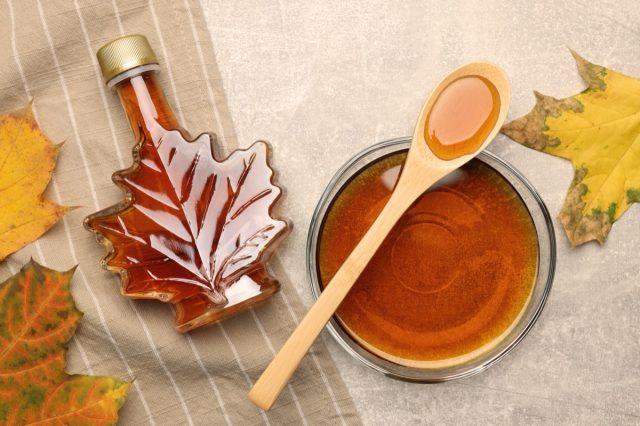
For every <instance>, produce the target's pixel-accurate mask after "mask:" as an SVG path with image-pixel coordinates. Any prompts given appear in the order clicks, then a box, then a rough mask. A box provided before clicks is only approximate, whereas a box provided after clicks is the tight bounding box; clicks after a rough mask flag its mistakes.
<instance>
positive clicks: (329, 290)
mask: <svg viewBox="0 0 640 426" xmlns="http://www.w3.org/2000/svg"><path fill="white" fill-rule="evenodd" d="M464 77H480V78H481V79H484V80H485V81H488V82H489V83H491V84H493V86H495V89H496V90H495V92H497V93H496V94H497V96H496V97H497V98H498V99H499V102H496V104H498V103H499V106H497V107H498V108H499V110H498V111H497V118H495V115H494V119H495V123H494V124H493V127H487V126H485V128H486V129H490V131H489V132H488V133H487V132H486V131H485V132H484V133H483V136H485V135H486V136H485V137H484V138H482V139H480V140H476V141H475V142H474V144H473V145H472V146H471V148H470V149H468V150H467V152H468V153H466V154H464V155H460V156H457V157H455V158H452V159H449V160H444V159H442V158H440V157H438V156H437V155H436V154H434V153H433V152H432V150H431V148H430V145H429V144H427V141H426V138H425V126H426V125H427V124H428V123H427V119H428V117H429V115H430V113H431V111H432V108H433V106H434V104H435V102H436V101H437V100H438V97H439V95H440V94H441V93H442V92H443V90H444V89H445V88H447V87H449V86H450V85H451V84H452V83H453V82H454V81H456V80H459V79H462V78H464ZM456 84H459V82H457V83H456ZM451 87H452V88H453V86H451ZM509 97H510V89H509V83H508V81H507V77H506V75H505V74H504V72H503V71H502V70H501V69H500V68H498V67H497V66H495V65H493V64H490V63H486V62H475V63H470V64H467V65H464V66H462V67H460V68H458V69H457V70H455V71H453V72H452V73H451V74H449V75H448V76H446V77H445V78H444V79H443V80H442V81H441V82H440V84H438V86H437V87H436V89H435V90H434V91H433V93H432V94H431V96H429V99H428V100H427V102H426V103H425V104H424V106H423V108H422V111H421V113H420V116H419V118H418V124H417V125H416V127H415V131H414V133H413V139H412V141H411V147H410V149H409V153H408V155H407V159H406V162H405V164H404V167H403V169H402V174H401V175H400V178H399V180H398V183H397V184H396V187H395V189H394V191H393V193H392V194H391V197H390V198H389V201H388V202H387V204H386V205H385V207H384V209H383V210H382V212H381V213H380V215H379V216H378V218H377V219H376V221H375V222H374V223H373V224H372V225H371V227H370V228H369V230H368V231H367V233H366V234H365V235H364V237H362V239H361V240H360V242H359V243H358V245H356V247H355V248H354V249H353V251H352V252H351V254H350V255H349V257H347V259H346V260H345V262H344V263H343V264H342V266H341V267H340V269H338V271H337V272H336V274H335V275H334V277H333V278H332V279H331V281H330V282H329V284H328V285H327V286H326V288H325V289H324V291H323V292H322V293H321V295H320V297H319V298H318V300H317V301H316V303H315V304H314V305H313V306H312V307H311V309H310V310H309V312H308V313H307V315H306V316H305V317H304V318H303V319H302V321H301V322H300V324H299V325H298V327H297V328H296V329H295V330H294V332H293V333H292V334H291V336H290V337H289V339H288V340H287V341H286V343H285V344H284V346H283V347H282V349H280V352H279V353H278V354H277V355H276V357H275V358H274V359H273V361H271V364H269V366H268V367H267V369H266V370H265V371H264V372H263V373H262V376H261V377H260V378H259V379H258V381H257V382H256V383H255V385H254V386H253V389H251V391H250V392H249V399H250V400H251V401H252V402H253V403H254V404H255V405H257V406H258V407H260V408H262V409H265V410H268V409H269V408H271V405H272V404H273V402H274V401H275V400H276V398H277V397H278V395H279V394H280V392H281V391H282V389H283V388H284V386H285V385H286V383H287V382H288V381H289V378H290V377H291V375H292V374H293V372H294V371H295V370H296V368H297V367H298V364H299V363H300V361H301V360H302V358H303V357H304V355H305V354H306V353H307V351H308V350H309V348H310V347H311V345H312V344H313V342H314V341H315V339H316V338H317V337H318V335H319V334H320V332H321V331H322V328H323V327H324V326H325V324H326V323H327V321H329V319H330V318H331V316H332V315H333V314H334V312H335V310H336V309H337V308H338V306H339V305H340V303H341V302H342V300H343V299H344V298H345V296H346V295H347V293H348V292H349V290H350V289H351V287H352V286H353V284H354V283H355V282H356V280H357V278H358V277H359V276H360V274H361V273H362V271H363V270H364V268H365V267H366V266H367V264H368V263H369V261H370V260H371V258H372V257H373V255H374V254H375V252H376V250H377V249H378V247H380V245H381V244H382V242H383V241H384V239H385V237H386V236H387V234H388V233H389V232H390V231H391V229H392V228H393V226H394V225H395V223H396V222H397V220H398V219H399V218H400V216H402V214H403V213H404V212H405V211H406V210H407V209H408V208H409V207H410V206H411V204H412V203H413V202H414V201H415V200H416V199H417V198H418V197H419V196H420V195H421V194H423V193H424V192H425V191H426V190H427V189H428V188H429V187H430V186H431V185H433V184H434V183H436V182H437V181H438V180H439V179H441V178H442V177H444V176H445V175H447V174H448V173H450V172H452V171H453V170H455V169H457V168H459V167H460V166H462V165H463V164H465V163H466V162H468V161H469V160H471V159H472V158H473V157H475V156H476V155H477V154H478V153H479V152H480V151H482V149H483V148H484V147H485V146H486V145H487V144H488V143H489V142H490V141H491V140H492V139H493V138H494V137H495V135H496V134H497V133H498V131H499V129H500V127H501V126H502V123H503V122H504V119H505V117H506V115H507V110H508V108H509ZM434 114H435V110H434ZM462 119H464V117H462ZM490 125H491V123H488V126H490ZM454 128H455V126H454ZM486 129H485V130H486ZM476 139H479V138H476ZM467 145H468V144H467ZM431 146H434V145H433V144H431ZM445 148H446V147H445ZM441 156H442V155H441ZM445 157H446V156H445ZM448 158H450V156H449V157H448Z"/></svg>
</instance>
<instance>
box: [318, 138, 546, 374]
mask: <svg viewBox="0 0 640 426" xmlns="http://www.w3.org/2000/svg"><path fill="white" fill-rule="evenodd" d="M409 145H410V139H409V138H400V139H393V140H389V141H385V142H381V143H378V144H376V145H373V146H371V147H369V148H367V149H365V150H364V151H362V152H360V153H359V154H357V155H356V156H355V157H353V158H352V159H351V160H349V161H348V162H347V163H346V164H345V165H344V166H342V167H341V168H340V170H338V172H337V173H336V174H335V176H334V177H333V179H331V181H330V182H329V185H328V186H327V188H326V189H325V191H324V193H323V194H322V197H321V198H320V201H319V202H318V205H317V207H316V209H315V212H314V214H313V217H312V219H311V226H310V229H309V237H308V240H307V274H308V278H309V283H310V286H311V292H312V294H313V297H314V299H317V298H318V297H319V296H320V292H321V286H320V277H319V270H318V247H319V241H320V236H321V232H322V227H323V225H324V221H325V217H326V215H327V213H328V211H329V209H330V208H331V205H332V203H333V201H334V199H335V197H336V196H337V195H338V194H339V193H340V192H341V191H342V189H343V188H344V187H345V185H347V184H348V183H349V182H350V181H351V179H352V178H353V177H354V176H356V175H357V174H358V173H359V172H360V171H361V170H363V169H364V168H366V167H367V166H368V165H369V164H371V163H373V162H375V161H377V160H379V159H381V158H384V157H386V156H390V155H393V154H397V153H399V152H402V151H407V150H408V149H409ZM477 159H478V160H479V161H481V162H483V163H484V164H486V165H488V166H489V167H491V168H492V169H494V170H495V171H496V172H498V174H500V175H501V176H502V177H503V178H504V179H506V180H507V181H508V182H509V183H510V184H511V186H512V187H513V189H514V190H515V191H516V192H517V193H518V194H519V196H520V197H521V198H522V201H523V202H524V204H525V206H526V207H527V209H528V211H529V214H530V215H531V218H532V220H533V223H534V226H535V230H536V233H537V241H538V271H537V276H536V278H535V282H534V284H533V288H532V293H531V297H530V298H529V301H528V304H527V305H526V306H525V308H524V311H523V312H522V314H521V315H520V317H519V318H518V319H517V320H516V323H515V324H513V327H511V330H510V332H509V333H508V334H507V335H506V336H504V337H503V339H502V340H501V341H499V342H498V343H497V344H496V345H495V346H493V347H492V348H491V349H489V350H488V351H486V352H483V353H482V354H480V355H479V356H477V357H475V358H472V359H470V360H468V361H465V362H463V363H459V364H456V365H452V366H447V367H440V368H416V367H408V366H405V365H400V364H396V363H394V362H391V361H389V360H387V359H385V358H382V357H381V356H378V355H376V354H374V353H372V352H369V351H368V350H367V349H365V348H364V347H362V346H361V345H360V344H359V343H357V342H356V341H355V340H354V339H353V338H352V337H351V336H350V335H349V334H348V333H347V332H346V331H345V330H344V329H343V327H342V326H341V325H340V324H339V322H338V320H337V319H336V317H335V316H334V317H333V318H332V319H331V320H330V321H329V323H328V324H327V328H328V330H329V332H330V333H331V335H332V336H333V337H334V338H335V339H336V341H337V342H338V343H339V344H340V345H341V346H342V347H343V348H344V349H345V350H346V351H347V352H348V353H350V354H351V355H352V356H353V357H354V358H356V359H357V360H359V361H360V362H362V363H363V364H365V365H366V366H368V367H370V368H372V369H374V370H376V371H378V372H380V373H383V374H385V375H387V376H389V377H393V378H396V379H401V380H408V381H415V382H427V383H435V382H443V381H448V380H454V379H459V378H463V377H468V376H470V375H473V374H476V373H479V372H480V371H482V370H484V369H485V368H487V367H489V366H491V365H493V364H494V363H496V362H497V361H498V360H499V359H501V358H502V357H504V356H505V355H506V354H507V353H509V351H511V350H512V349H513V348H514V347H515V346H516V345H517V344H518V343H519V342H520V341H521V340H522V339H523V338H524V336H526V334H527V333H528V332H529V330H530V329H531V327H532V326H533V324H535V322H536V320H537V319H538V317H539V316H540V313H541V312H542V309H543V308H544V305H545V302H546V300H547V297H548V295H549V292H550V290H551V285H552V283H553V276H554V270H555V264H556V243H555V234H554V229H553V224H552V221H551V217H550V215H549V212H548V210H547V208H546V206H545V204H544V202H543V201H542V199H541V198H540V195H538V193H537V192H536V190H535V189H534V188H533V186H532V185H531V184H530V183H529V182H528V181H527V179H526V178H525V177H524V176H522V174H520V173H519V172H518V171H517V170H516V169H514V168H513V167H512V166H511V165H509V164H508V163H507V162H506V161H504V160H502V159H501V158H500V157H498V156H497V155H495V154H492V153H490V152H488V151H483V152H481V153H480V154H479V155H478V157H477Z"/></svg>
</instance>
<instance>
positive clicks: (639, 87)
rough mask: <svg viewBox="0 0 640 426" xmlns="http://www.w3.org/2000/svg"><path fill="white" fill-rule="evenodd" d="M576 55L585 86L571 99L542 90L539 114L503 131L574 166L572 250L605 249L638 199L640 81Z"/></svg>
mask: <svg viewBox="0 0 640 426" xmlns="http://www.w3.org/2000/svg"><path fill="white" fill-rule="evenodd" d="M572 53H573V56H574V58H575V60H576V63H577V65H578V72H579V74H580V76H581V77H582V79H583V80H584V81H585V83H586V84H587V88H586V89H585V90H584V91H582V92H581V93H579V94H577V95H575V96H571V97H568V98H565V99H555V98H552V97H550V96H544V95H542V94H540V93H537V92H536V98H537V102H536V105H535V106H534V108H533V110H532V111H531V112H529V114H527V115H525V116H523V117H520V118H518V119H516V120H514V121H512V122H511V123H508V124H506V125H505V126H504V127H503V129H502V132H503V133H504V134H506V135H507V136H509V137H510V138H512V139H513V140H515V141H516V142H518V143H521V144H523V145H525V146H528V147H530V148H533V149H536V150H539V151H543V152H546V153H548V154H552V155H555V156H558V157H562V158H565V159H568V160H570V161H571V162H572V164H573V167H574V170H575V175H574V178H573V182H572V183H571V186H570V187H569V192H568V193H567V197H566V199H565V202H564V205H563V207H562V210H561V211H560V215H559V217H560V220H561V222H562V225H563V226H564V229H565V232H566V234H567V236H568V237H569V240H570V241H571V244H572V245H573V246H576V245H579V244H583V243H585V242H587V241H591V240H597V241H598V242H600V244H603V243H604V241H605V239H606V237H607V235H608V234H609V231H610V230H611V225H612V224H613V223H614V222H615V221H616V220H618V219H619V218H620V216H622V214H623V213H624V212H625V211H626V210H627V209H628V208H629V205H630V204H631V203H635V202H638V201H640V80H638V79H636V78H633V77H629V76H626V75H623V74H620V73H618V72H615V71H612V70H609V69H607V68H604V67H602V66H600V65H595V64H592V63H590V62H588V61H586V60H585V59H584V58H582V57H580V56H579V55H577V54H576V53H575V52H572Z"/></svg>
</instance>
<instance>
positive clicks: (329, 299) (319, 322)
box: [249, 182, 424, 410]
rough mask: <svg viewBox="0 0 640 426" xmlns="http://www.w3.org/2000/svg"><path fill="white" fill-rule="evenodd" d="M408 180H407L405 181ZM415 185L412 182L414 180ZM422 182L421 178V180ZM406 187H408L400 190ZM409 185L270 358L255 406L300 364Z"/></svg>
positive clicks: (404, 204) (252, 395)
mask: <svg viewBox="0 0 640 426" xmlns="http://www.w3.org/2000/svg"><path fill="white" fill-rule="evenodd" d="M407 183H408V182H407ZM414 185H415V184H414ZM422 185H424V182H422ZM404 188H408V190H403V189H404ZM415 192H417V191H415V190H413V188H411V185H400V184H399V185H398V186H397V187H396V190H395V191H394V192H393V193H392V195H391V197H390V198H389V201H388V202H387V204H386V205H385V207H384V209H383V210H382V212H381V213H380V215H379V216H378V218H377V219H376V220H375V222H374V223H373V224H372V225H371V227H370V228H369V230H368V231H367V233H366V234H365V235H364V237H362V239H361V240H360V242H359V243H358V244H357V245H356V247H355V248H354V249H353V251H352V252H351V254H350V255H349V256H348V257H347V259H346V260H345V262H344V263H343V264H342V266H341V267H340V269H338V271H337V272H336V274H335V275H334V277H333V278H332V279H331V281H330V282H329V284H328V285H327V286H326V288H325V289H324V290H323V291H322V293H321V294H320V297H319V298H318V300H317V301H316V302H315V304H314V305H313V306H312V307H311V309H310V310H309V312H307V314H306V315H305V317H304V318H303V319H302V321H301V322H300V324H298V327H297V328H296V329H295V330H294V332H293V333H292V334H291V336H289V339H288V340H287V341H286V342H285V344H284V346H282V349H280V352H278V354H277V355H276V357H275V358H274V359H273V360H272V361H271V363H270V364H269V366H268V367H267V369H266V370H265V371H264V372H263V373H262V376H260V378H259V379H258V381H257V382H256V383H255V385H254V386H253V388H252V389H251V391H250V392H249V399H250V400H251V401H252V402H253V403H254V404H255V405H257V406H258V407H260V408H262V409H264V410H268V409H269V408H271V405H272V404H273V402H274V401H275V400H276V398H277V397H278V395H279V394H280V392H281V391H282V389H283V388H284V386H285V385H286V384H287V382H288V381H289V378H290V377H291V375H292V374H293V372H294V371H295V370H296V368H297V367H298V364H300V361H301V360H302V358H303V357H304V355H305V354H306V353H307V351H308V350H309V348H310V347H311V345H312V344H313V342H314V341H315V340H316V338H317V337H318V335H319V334H320V332H321V331H322V328H323V327H324V326H325V324H326V323H327V321H329V319H330V318H331V316H332V315H333V313H334V312H335V311H336V309H338V306H340V303H341V302H342V300H343V299H344V298H345V296H346V295H347V293H348V292H349V290H350V289H351V287H352V286H353V284H354V283H355V281H356V280H357V278H358V277H359V276H360V274H361V273H362V271H363V270H364V268H365V267H366V266H367V264H368V263H369V261H370V260H371V258H372V257H373V255H374V254H375V252H376V250H377V249H378V247H380V245H381V244H382V242H383V241H384V239H385V237H386V236H387V234H389V232H390V231H391V229H392V228H393V226H394V225H395V223H396V222H397V221H398V219H399V218H400V216H402V214H403V213H404V212H405V210H406V209H407V208H409V206H410V205H411V204H412V203H413V201H415V199H416V198H417V197H418V195H420V193H422V192H419V193H417V194H416V193H415Z"/></svg>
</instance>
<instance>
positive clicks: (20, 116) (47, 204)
mask: <svg viewBox="0 0 640 426" xmlns="http://www.w3.org/2000/svg"><path fill="white" fill-rule="evenodd" d="M60 146H61V145H54V144H53V143H51V141H50V140H49V139H48V138H47V137H46V136H45V135H44V134H43V133H42V131H41V130H40V128H39V127H38V123H36V121H35V119H34V118H33V113H32V112H31V104H29V105H27V106H26V107H25V108H24V109H22V110H20V111H16V112H13V113H10V114H7V115H3V116H0V260H3V259H4V258H5V257H7V256H8V255H10V254H11V253H13V252H15V251H16V250H19V249H21V248H22V247H24V246H25V245H27V244H28V243H30V242H32V241H34V240H35V239H36V238H38V237H39V236H41V235H42V234H44V233H45V232H46V231H47V230H48V229H49V228H51V227H52V226H53V225H55V224H56V222H58V221H59V220H60V219H61V218H62V216H64V214H65V213H66V212H68V211H69V210H70V208H69V207H63V206H59V205H57V204H55V203H53V202H51V201H49V200H47V199H45V198H43V196H42V193H43V192H44V190H45V189H46V187H47V185H48V184H49V181H50V180H51V174H52V172H53V168H54V167H55V164H56V159H57V157H58V153H59V151H60Z"/></svg>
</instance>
